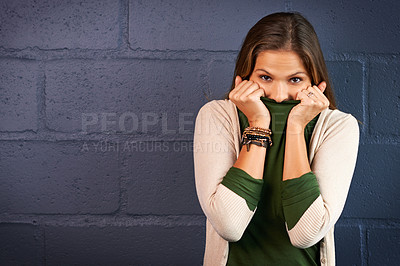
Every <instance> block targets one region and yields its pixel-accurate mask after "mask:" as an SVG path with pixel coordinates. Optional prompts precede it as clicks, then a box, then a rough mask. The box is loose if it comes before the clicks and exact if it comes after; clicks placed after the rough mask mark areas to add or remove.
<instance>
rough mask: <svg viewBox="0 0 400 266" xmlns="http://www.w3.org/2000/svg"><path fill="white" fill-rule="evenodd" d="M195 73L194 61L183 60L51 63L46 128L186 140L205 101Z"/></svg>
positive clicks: (47, 90) (48, 73)
mask: <svg viewBox="0 0 400 266" xmlns="http://www.w3.org/2000/svg"><path fill="white" fill-rule="evenodd" d="M199 68H200V64H199V62H198V61H185V60H109V61H108V60H107V61H95V60H87V61H86V60H70V61H62V62H58V61H54V62H51V63H49V64H48V66H47V68H46V76H47V77H48V78H47V82H46V95H47V99H46V114H47V119H48V127H49V128H51V129H52V130H56V131H63V132H79V131H82V132H83V131H86V132H89V133H90V132H105V131H109V132H119V133H123V134H132V133H137V134H145V135H149V134H161V135H164V137H168V136H171V137H173V136H174V134H173V133H171V130H173V131H174V132H175V133H177V134H178V133H179V129H181V131H182V132H181V133H182V134H186V135H188V134H192V133H193V128H194V119H195V116H196V113H197V111H198V109H199V108H200V107H201V105H202V104H203V103H204V100H203V99H204V98H205V97H204V95H203V92H202V90H201V88H199V86H200V85H199V84H200V82H199V79H200V78H199V76H200V73H199ZM92 119H97V120H92ZM134 119H136V120H134ZM179 119H180V120H181V121H183V122H185V123H184V124H185V125H181V124H180V122H179ZM106 120H107V121H108V122H107V123H108V124H105V123H106V122H104V121H106ZM82 121H84V123H82ZM93 121H94V123H93V125H90V123H91V122H93ZM96 121H97V122H96ZM121 121H122V122H121ZM133 121H137V122H136V124H135V123H134V122H133ZM112 123H113V124H112ZM88 124H89V126H85V125H88ZM134 125H136V127H134Z"/></svg>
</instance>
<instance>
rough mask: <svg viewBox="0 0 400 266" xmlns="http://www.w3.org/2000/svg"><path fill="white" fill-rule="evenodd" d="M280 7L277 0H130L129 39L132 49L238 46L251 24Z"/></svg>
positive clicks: (225, 47) (228, 47)
mask: <svg viewBox="0 0 400 266" xmlns="http://www.w3.org/2000/svg"><path fill="white" fill-rule="evenodd" d="M249 7H250V8H249ZM281 8H282V3H280V2H279V1H267V2H265V1H259V0H251V1H246V2H244V1H210V0H207V1H179V0H172V1H162V0H155V1H136V0H130V1H129V13H130V14H131V16H130V17H129V43H130V46H131V47H132V48H134V49H135V48H142V49H156V50H193V49H205V50H212V51H216V50H238V49H239V46H240V45H241V43H242V41H243V39H244V37H245V35H246V33H247V31H248V30H249V29H250V28H251V26H253V25H254V24H255V23H256V22H257V21H258V20H259V19H260V18H262V17H263V16H265V15H266V14H268V13H273V12H277V11H279V10H280V9H281ZM166 10H170V11H172V10H173V11H172V12H166ZM238 22H239V23H238Z"/></svg>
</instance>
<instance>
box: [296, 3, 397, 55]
mask: <svg viewBox="0 0 400 266" xmlns="http://www.w3.org/2000/svg"><path fill="white" fill-rule="evenodd" d="M290 2H292V10H295V11H299V12H301V13H302V14H303V15H304V16H305V17H307V19H309V21H310V22H311V24H312V25H313V26H314V27H315V30H316V32H317V34H318V37H319V39H320V42H321V46H322V47H324V48H325V49H326V50H327V51H328V50H330V51H335V52H365V53H398V52H399V51H400V48H399V46H398V45H397V44H398V43H399V40H400V30H399V25H400V17H399V16H397V10H399V9H400V2H398V1H390V0H383V1H379V2H377V1H351V2H337V1H328V0H325V1H319V0H312V1H309V0H301V1H290ZM316 10H318V12H316ZM325 49H324V50H325Z"/></svg>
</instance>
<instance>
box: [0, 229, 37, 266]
mask: <svg viewBox="0 0 400 266" xmlns="http://www.w3.org/2000/svg"><path fill="white" fill-rule="evenodd" d="M38 233H39V232H38V230H37V228H36V227H35V226H34V225H30V224H12V223H0V239H1V243H0V264H1V265H41V264H42V263H43V260H42V258H43V256H44V254H43V241H42V240H41V238H40V237H39V236H38Z"/></svg>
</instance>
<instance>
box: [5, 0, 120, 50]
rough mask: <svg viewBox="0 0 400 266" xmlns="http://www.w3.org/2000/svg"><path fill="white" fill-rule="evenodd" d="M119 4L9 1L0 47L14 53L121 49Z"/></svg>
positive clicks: (92, 0) (71, 0) (80, 0)
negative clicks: (39, 49) (76, 49)
mask: <svg viewBox="0 0 400 266" xmlns="http://www.w3.org/2000/svg"><path fill="white" fill-rule="evenodd" d="M118 15H119V2H118V1H112V0H105V1H95V0H90V1H83V0H68V1H63V0H57V1H47V0H46V1H35V0H17V1H15V0H6V1H1V3H0V25H1V26H0V29H1V30H0V46H3V47H6V48H14V49H24V48H27V47H35V46H36V47H38V48H41V49H65V48H68V49H72V48H84V49H107V48H116V47H117V46H118V35H119V24H118Z"/></svg>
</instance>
